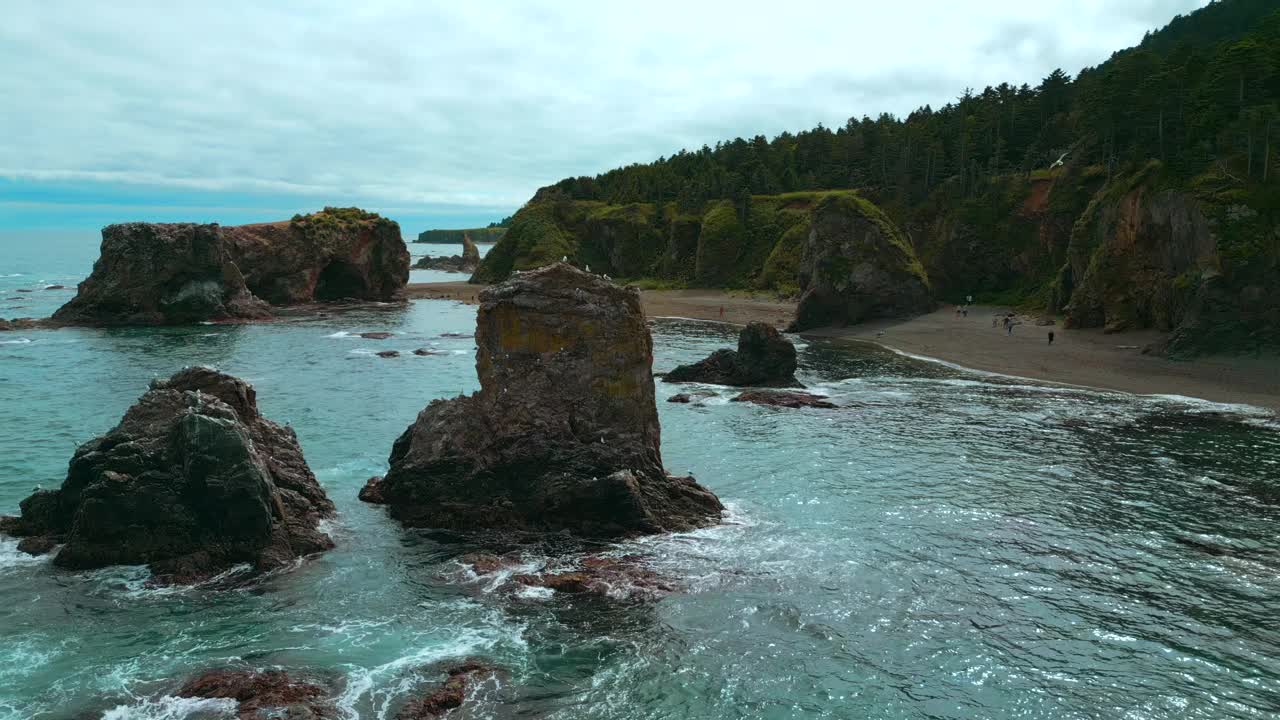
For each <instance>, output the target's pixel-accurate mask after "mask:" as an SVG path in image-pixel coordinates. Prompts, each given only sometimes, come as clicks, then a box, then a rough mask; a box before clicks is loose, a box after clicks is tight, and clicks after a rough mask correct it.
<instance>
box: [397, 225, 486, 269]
mask: <svg viewBox="0 0 1280 720" xmlns="http://www.w3.org/2000/svg"><path fill="white" fill-rule="evenodd" d="M479 265H480V248H478V247H476V244H475V243H473V242H471V236H470V235H469V234H466V233H464V234H463V235H462V254H461V255H450V256H448V257H424V258H419V259H418V262H416V263H414V265H413V267H414V268H415V269H417V270H443V271H444V272H455V273H473V272H475V271H476V267H477V266H479Z"/></svg>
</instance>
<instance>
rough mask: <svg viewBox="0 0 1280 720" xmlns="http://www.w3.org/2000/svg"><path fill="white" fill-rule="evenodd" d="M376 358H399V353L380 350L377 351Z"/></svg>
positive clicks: (397, 351)
mask: <svg viewBox="0 0 1280 720" xmlns="http://www.w3.org/2000/svg"><path fill="white" fill-rule="evenodd" d="M378 357H380V358H395V357H400V351H399V350H380V351H378Z"/></svg>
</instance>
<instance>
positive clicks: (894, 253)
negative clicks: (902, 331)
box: [788, 194, 934, 332]
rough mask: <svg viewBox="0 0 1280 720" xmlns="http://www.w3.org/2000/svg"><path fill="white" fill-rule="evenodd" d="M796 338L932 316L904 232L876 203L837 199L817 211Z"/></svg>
mask: <svg viewBox="0 0 1280 720" xmlns="http://www.w3.org/2000/svg"><path fill="white" fill-rule="evenodd" d="M799 283H800V289H801V291H802V294H801V296H800V304H799V306H798V307H797V308H796V317H795V320H794V321H793V322H792V323H791V327H790V328H788V329H789V330H790V331H792V332H799V331H801V330H808V329H811V328H816V327H823V326H827V325H849V324H855V323H859V322H863V321H864V320H871V319H875V318H886V317H901V316H908V315H917V314H920V313H925V312H929V311H930V310H932V309H933V306H934V302H933V298H932V296H931V294H930V290H929V278H928V276H927V275H926V274H925V271H924V268H923V267H921V265H920V261H919V260H918V259H917V258H916V255H915V251H914V250H912V248H911V244H910V243H909V242H907V240H906V237H905V236H904V235H903V233H902V231H901V230H900V229H898V227H897V226H896V225H894V224H893V222H892V221H891V220H889V218H888V217H887V216H886V215H885V214H884V213H883V212H881V210H880V209H879V208H877V207H876V206H875V205H873V204H872V203H870V202H868V201H866V200H864V199H862V198H860V197H857V196H856V195H851V194H831V195H829V196H827V197H826V198H824V199H822V200H821V201H820V202H819V203H818V205H817V206H816V207H815V208H814V209H813V214H812V216H811V218H810V229H809V234H808V238H807V239H806V240H805V243H804V246H803V250H802V254H801V257H800V263H799Z"/></svg>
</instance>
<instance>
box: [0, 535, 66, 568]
mask: <svg viewBox="0 0 1280 720" xmlns="http://www.w3.org/2000/svg"><path fill="white" fill-rule="evenodd" d="M18 542H19V541H18V540H15V539H13V538H11V537H6V536H4V535H0V575H7V574H9V573H11V572H13V571H15V570H17V569H19V568H26V567H31V566H33V565H41V564H44V563H47V562H49V561H50V560H51V559H52V558H53V555H54V553H46V554H44V555H30V554H28V553H24V552H22V551H21V550H19V549H18Z"/></svg>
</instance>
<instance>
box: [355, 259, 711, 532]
mask: <svg viewBox="0 0 1280 720" xmlns="http://www.w3.org/2000/svg"><path fill="white" fill-rule="evenodd" d="M476 342H477V344H478V345H479V349H478V350H477V353H476V369H477V372H478V374H479V376H480V391H479V392H477V393H475V394H472V395H469V396H463V397H458V398H454V399H450V400H436V401H434V402H432V403H431V404H430V405H428V406H427V407H426V409H424V410H423V411H422V412H421V413H419V415H418V418H417V420H415V421H414V423H413V424H412V425H411V426H409V428H408V429H407V430H405V432H404V434H402V435H401V436H400V438H399V439H398V440H396V442H395V445H394V446H393V447H392V450H391V459H390V462H391V468H390V470H389V471H388V473H387V475H386V478H385V479H381V480H376V479H375V480H374V481H371V482H370V484H369V485H368V486H366V488H365V490H364V491H363V492H362V493H361V497H362V498H364V499H366V500H370V501H374V502H381V503H385V504H386V505H388V506H389V508H390V511H391V514H392V516H393V517H395V518H397V519H398V520H400V521H401V522H403V523H404V524H406V525H409V526H414V527H434V528H448V529H458V530H464V529H473V528H494V529H508V530H527V531H561V530H568V531H570V532H572V533H575V534H578V535H581V536H588V537H622V536H629V535H637V534H643V533H654V532H663V531H678V530H687V529H691V528H696V527H700V526H704V525H708V524H713V523H715V522H718V520H719V517H720V511H721V509H722V508H721V505H720V502H719V500H717V499H716V496H715V495H714V494H712V493H711V492H710V491H709V490H707V489H706V488H703V487H702V486H700V485H698V484H697V483H696V482H695V481H694V480H693V478H689V477H672V476H670V475H668V474H667V473H666V471H665V470H664V469H663V466H662V454H661V452H660V449H659V426H658V414H657V409H656V407H655V405H654V386H653V377H652V363H653V341H652V338H651V337H650V335H649V330H648V327H647V326H646V324H645V319H644V313H643V311H642V310H641V308H640V295H639V293H638V292H637V291H636V290H635V289H634V288H623V287H620V286H618V285H615V284H613V283H611V282H609V281H607V280H604V279H603V278H601V277H598V276H596V275H592V274H590V273H586V272H583V271H581V270H578V269H576V268H574V267H572V266H570V265H567V264H564V263H556V264H553V265H550V266H547V267H544V268H541V269H538V270H534V271H530V272H525V273H516V274H515V275H513V276H512V278H511V279H510V280H508V281H506V282H504V283H502V284H500V285H495V286H492V287H489V288H486V289H485V290H483V291H482V292H481V293H480V310H479V313H478V316H477V327H476Z"/></svg>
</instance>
